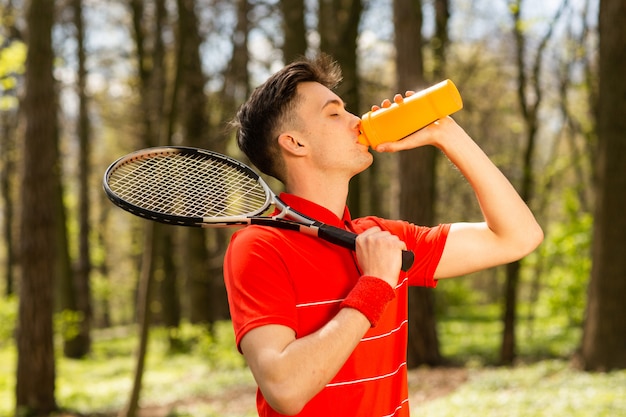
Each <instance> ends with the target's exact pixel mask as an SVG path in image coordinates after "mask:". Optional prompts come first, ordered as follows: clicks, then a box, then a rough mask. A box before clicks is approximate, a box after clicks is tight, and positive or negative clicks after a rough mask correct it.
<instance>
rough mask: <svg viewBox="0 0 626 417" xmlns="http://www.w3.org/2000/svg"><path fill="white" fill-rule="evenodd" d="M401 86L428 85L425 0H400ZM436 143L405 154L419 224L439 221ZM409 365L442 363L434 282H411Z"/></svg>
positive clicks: (408, 193) (407, 185)
mask: <svg viewBox="0 0 626 417" xmlns="http://www.w3.org/2000/svg"><path fill="white" fill-rule="evenodd" d="M393 15H394V23H395V30H396V32H395V46H396V72H397V81H396V82H397V91H398V92H402V93H404V91H405V90H409V89H420V88H422V87H425V82H424V65H423V57H422V47H421V45H422V34H421V30H422V5H421V1H413V2H407V1H403V0H395V1H394V13H393ZM436 152H437V150H436V149H435V148H434V147H422V148H417V149H412V150H409V151H404V152H401V153H400V154H399V159H400V161H399V165H400V170H399V172H401V176H400V178H399V180H400V217H401V218H403V219H406V220H408V221H411V222H413V223H416V224H419V225H425V226H429V225H432V224H433V223H434V217H435V212H434V204H435V203H434V200H435V155H436ZM409 323H410V325H409V346H408V352H407V363H408V366H409V367H411V368H413V367H416V366H419V365H422V364H428V365H439V364H440V363H441V361H442V358H441V354H440V352H439V339H438V336H437V326H436V322H435V307H434V296H433V292H432V290H431V289H428V288H416V287H411V288H409Z"/></svg>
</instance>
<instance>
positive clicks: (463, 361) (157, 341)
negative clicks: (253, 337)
mask: <svg viewBox="0 0 626 417" xmlns="http://www.w3.org/2000/svg"><path fill="white" fill-rule="evenodd" d="M500 332H501V324H500V321H499V319H498V309H497V308H495V307H474V308H465V309H464V311H463V313H462V314H461V313H459V314H454V311H451V314H449V315H448V316H447V317H445V318H442V319H440V321H439V336H440V341H441V348H442V353H443V354H444V355H445V356H446V357H447V358H449V359H450V360H451V361H452V362H453V363H456V364H457V365H458V366H464V367H465V368H466V369H468V375H469V377H468V379H467V381H466V382H464V383H462V384H461V385H459V386H458V387H457V388H456V389H455V390H454V391H452V392H451V393H449V394H447V395H445V396H442V397H438V398H436V399H434V400H431V401H427V402H423V403H419V404H415V405H413V415H414V416H437V417H447V416H454V417H457V416H459V415H463V416H480V417H488V416H498V417H499V416H507V417H527V416H528V417H531V416H532V417H541V416H573V417H582V416H594V417H597V416H616V415H619V413H620V412H623V410H626V371H619V372H612V373H585V372H580V371H577V370H575V369H574V368H572V367H571V366H570V365H569V358H570V356H571V354H572V352H573V351H574V350H575V348H576V346H577V343H578V342H579V340H580V330H579V329H578V328H575V327H571V326H569V325H568V324H567V320H566V318H559V317H545V316H544V317H538V318H536V319H535V320H534V321H533V324H532V326H530V325H529V323H528V322H527V321H525V320H520V323H519V328H518V336H519V337H518V343H519V349H518V351H519V354H520V360H519V361H518V364H517V365H516V366H514V367H511V368H499V367H495V366H493V364H495V363H496V362H497V352H498V348H499V341H500ZM179 336H180V339H181V341H182V342H181V346H180V351H181V353H171V352H168V346H169V345H168V343H167V334H166V333H165V332H164V331H163V330H161V329H155V330H153V331H152V333H151V339H150V346H149V356H148V359H147V364H146V372H145V376H144V384H143V390H142V396H141V406H142V407H147V406H158V405H165V406H166V410H167V416H168V417H190V416H194V417H216V416H221V417H234V416H237V417H242V416H245V417H247V416H254V415H255V402H254V380H253V379H252V376H251V375H250V373H249V371H248V369H247V368H246V367H245V364H244V362H243V359H242V357H241V355H239V353H238V352H237V351H236V349H235V347H234V344H233V335H232V328H231V325H230V323H228V322H224V323H219V325H218V326H217V327H216V328H215V334H214V335H213V336H210V335H209V334H208V333H207V332H205V331H203V330H202V329H201V328H199V327H197V326H189V325H186V326H183V327H182V330H181V331H180V334H179ZM136 347H137V340H136V337H135V330H133V329H112V330H106V331H101V332H97V333H95V341H94V344H93V352H92V354H91V355H90V356H89V358H87V359H83V360H69V359H65V358H59V359H58V360H57V384H56V398H57V402H58V404H59V406H60V407H62V408H63V409H65V410H70V411H74V412H77V413H81V414H83V415H94V414H99V415H103V414H106V415H115V413H116V412H117V411H118V410H120V409H121V408H123V407H124V406H125V405H126V402H127V401H128V395H129V390H130V388H131V385H132V377H133V372H134V369H135V354H134V352H135V349H136ZM57 348H58V349H57V352H60V351H61V349H60V347H59V346H57ZM15 363H16V354H15V349H14V347H13V346H12V345H11V344H10V343H4V344H0V416H7V417H8V416H12V414H13V407H14V385H15V380H14V374H15ZM423 382H424V383H425V384H426V385H427V384H428V381H423ZM420 384H421V382H420Z"/></svg>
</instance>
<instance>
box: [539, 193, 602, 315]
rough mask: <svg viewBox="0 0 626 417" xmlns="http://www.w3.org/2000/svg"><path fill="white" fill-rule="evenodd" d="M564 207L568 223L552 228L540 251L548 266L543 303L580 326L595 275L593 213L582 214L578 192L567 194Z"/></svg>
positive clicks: (540, 302) (555, 312)
mask: <svg viewBox="0 0 626 417" xmlns="http://www.w3.org/2000/svg"><path fill="white" fill-rule="evenodd" d="M564 204H565V212H566V214H567V220H566V221H564V222H562V223H556V224H554V225H553V226H552V227H551V229H550V231H549V233H548V235H547V239H546V241H545V242H544V244H543V245H542V246H541V248H540V257H541V258H543V261H542V262H544V265H545V266H546V267H545V268H543V269H544V271H543V273H542V278H541V281H542V283H543V289H542V292H541V297H540V300H539V304H540V307H542V308H545V309H547V312H548V314H550V315H557V314H564V313H565V314H566V315H567V316H568V317H569V319H570V321H571V324H572V325H580V324H581V323H582V320H583V314H584V309H585V301H586V290H587V282H588V280H589V275H590V273H591V254H590V251H591V236H592V226H593V219H592V216H591V214H590V213H582V212H581V211H580V207H579V203H578V200H577V198H576V195H575V194H574V191H572V190H570V191H569V192H566V194H565V199H564Z"/></svg>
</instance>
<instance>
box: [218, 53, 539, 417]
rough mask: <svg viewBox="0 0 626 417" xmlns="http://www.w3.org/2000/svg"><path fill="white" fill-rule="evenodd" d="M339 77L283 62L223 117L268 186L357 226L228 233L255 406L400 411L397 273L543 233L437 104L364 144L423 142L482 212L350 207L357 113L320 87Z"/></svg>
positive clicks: (469, 266) (311, 211)
mask: <svg viewBox="0 0 626 417" xmlns="http://www.w3.org/2000/svg"><path fill="white" fill-rule="evenodd" d="M340 79H341V73H340V70H339V68H338V66H337V65H336V64H335V63H334V62H333V61H332V60H331V59H330V58H329V57H327V56H321V57H319V58H317V59H316V60H312V61H309V60H303V61H299V62H295V63H292V64H290V65H288V66H287V67H285V68H283V69H282V70H281V71H279V72H278V73H276V74H274V75H273V76H272V77H270V78H269V79H268V80H267V81H266V82H265V83H264V84H263V85H261V86H260V87H259V88H257V89H256V90H255V91H254V92H253V94H252V95H251V97H250V99H249V100H248V102H246V103H245V104H244V105H243V106H242V107H241V109H240V111H239V112H238V114H237V118H236V125H237V127H238V136H237V139H238V144H239V146H240V148H241V149H242V150H243V151H244V152H245V153H246V155H247V156H248V157H249V158H250V160H251V161H252V162H253V163H254V164H255V165H256V166H257V167H258V168H259V169H260V170H262V171H263V172H265V173H266V174H268V175H272V176H274V177H276V178H278V179H279V180H280V181H282V182H283V183H284V185H285V190H286V192H285V193H283V194H282V195H281V199H283V200H284V201H285V202H286V203H287V204H289V205H290V206H292V207H293V208H294V209H296V210H297V211H300V212H302V213H304V214H305V215H308V216H310V217H312V218H315V219H317V220H320V221H322V222H324V223H327V224H331V225H334V226H337V227H341V228H345V229H348V230H351V231H354V232H356V233H358V234H359V236H358V238H357V247H356V251H355V252H352V251H349V250H347V249H343V248H340V247H338V246H336V245H333V244H331V243H328V242H325V241H323V240H321V239H316V238H313V237H311V236H307V235H305V234H301V233H298V232H294V231H285V230H279V229H273V228H267V227H261V226H251V227H247V228H245V229H242V230H240V231H238V232H237V233H236V234H235V235H234V236H233V238H232V241H231V244H230V246H229V248H228V251H227V253H226V257H225V261H224V272H225V280H226V286H227V290H228V294H229V302H230V308H231V315H232V319H233V326H234V328H235V335H236V342H237V346H238V347H239V349H240V351H241V352H242V353H243V355H244V356H245V358H246V361H247V363H248V364H249V366H250V369H251V371H252V373H253V375H254V378H255V380H256V382H257V384H258V387H259V390H258V392H257V408H258V412H259V415H260V416H279V415H299V416H375V417H382V416H408V415H409V404H408V390H407V381H406V371H407V370H406V361H405V355H406V342H407V328H408V325H410V324H409V323H408V322H407V287H408V285H421V286H428V287H434V286H436V285H437V281H438V280H439V279H441V278H448V277H454V276H458V275H463V274H468V273H471V272H474V271H478V270H481V269H485V268H490V267H493V266H496V265H500V264H504V263H508V262H511V261H514V260H517V259H519V258H521V257H523V256H525V255H526V254H528V253H529V252H531V251H532V250H533V249H534V248H535V247H537V245H538V244H539V243H540V242H541V240H542V238H543V234H542V231H541V228H540V227H539V225H538V224H537V222H536V221H535V219H534V217H533V215H532V213H531V212H530V210H529V209H528V207H527V206H526V205H525V204H524V202H523V201H522V200H521V198H520V197H519V196H518V194H517V193H516V191H515V189H514V188H513V187H512V186H511V184H510V183H509V182H508V181H507V179H506V178H505V177H504V176H503V175H502V173H501V172H500V171H499V170H498V169H497V168H496V167H495V166H494V164H493V163H492V162H491V161H490V160H489V159H488V158H487V156H486V155H485V154H484V153H483V152H482V151H481V150H480V148H479V147H478V146H477V145H476V144H475V143H474V141H473V140H472V139H471V138H470V137H469V136H468V135H467V134H466V133H465V132H464V131H463V130H462V129H461V128H460V127H459V126H458V125H457V124H456V123H455V122H454V121H453V120H452V119H451V118H449V117H448V118H445V119H442V120H439V121H437V122H435V123H433V124H431V125H429V126H427V127H426V128H424V129H422V130H420V131H418V132H416V133H414V134H412V135H410V136H408V137H406V138H404V139H402V140H401V141H398V142H394V143H386V144H381V145H379V146H378V147H377V148H376V149H375V150H376V151H378V152H397V151H401V150H405V149H411V148H416V147H418V146H425V145H431V146H436V147H437V148H439V149H440V150H441V151H442V152H443V153H444V154H445V155H446V156H447V157H448V158H449V159H450V161H451V162H452V163H454V164H455V165H456V167H457V168H458V169H459V170H460V172H461V173H462V174H463V175H464V176H465V178H467V181H468V182H469V184H470V185H471V187H472V188H473V190H474V192H475V194H476V198H477V200H478V203H479V204H480V207H481V209H482V212H483V214H484V222H481V223H455V224H445V225H439V226H437V227H421V226H416V225H413V224H410V223H407V222H401V221H392V220H385V219H380V218H375V217H366V218H362V219H351V218H350V215H349V212H348V210H347V208H346V198H347V195H348V183H349V181H350V179H351V178H352V177H353V176H354V175H356V174H358V173H360V172H362V171H363V170H365V169H366V168H368V167H369V166H370V164H371V163H372V161H373V157H372V155H371V154H370V153H369V150H368V148H367V147H366V146H364V145H361V144H359V143H358V141H357V138H358V135H359V124H360V119H359V118H358V117H357V116H355V115H353V114H351V113H349V112H347V111H346V109H345V108H344V103H343V101H342V100H341V99H340V98H339V97H338V96H337V95H336V94H335V93H334V92H333V91H332V89H333V88H334V87H335V86H336V85H337V83H338V82H339V81H340ZM402 99H403V98H402V96H400V95H396V97H394V100H396V101H401V100H402ZM389 105H390V101H389V100H385V101H384V102H383V104H382V106H383V107H387V106H389ZM376 108H377V107H376V106H375V107H373V109H376ZM415 180H416V181H419V178H416V179H415ZM405 249H409V250H412V251H413V252H414V253H415V264H414V265H413V267H412V268H411V269H410V270H409V271H408V272H402V271H401V270H400V268H401V251H402V250H405Z"/></svg>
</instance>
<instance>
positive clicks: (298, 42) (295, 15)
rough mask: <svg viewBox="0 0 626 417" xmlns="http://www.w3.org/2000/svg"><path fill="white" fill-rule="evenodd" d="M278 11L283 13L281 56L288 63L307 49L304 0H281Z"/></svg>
mask: <svg viewBox="0 0 626 417" xmlns="http://www.w3.org/2000/svg"><path fill="white" fill-rule="evenodd" d="M280 11H281V12H282V15H283V38H284V42H283V48H282V49H283V58H284V61H285V63H289V62H291V61H293V60H294V59H296V58H298V57H299V56H302V55H304V54H305V53H306V50H307V42H306V26H305V23H304V11H305V7H304V0H281V2H280Z"/></svg>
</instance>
